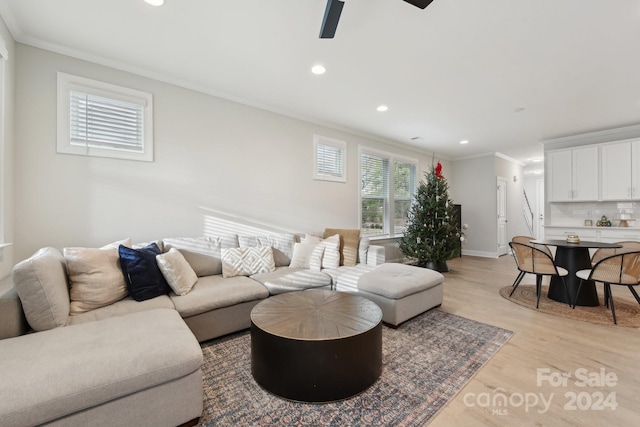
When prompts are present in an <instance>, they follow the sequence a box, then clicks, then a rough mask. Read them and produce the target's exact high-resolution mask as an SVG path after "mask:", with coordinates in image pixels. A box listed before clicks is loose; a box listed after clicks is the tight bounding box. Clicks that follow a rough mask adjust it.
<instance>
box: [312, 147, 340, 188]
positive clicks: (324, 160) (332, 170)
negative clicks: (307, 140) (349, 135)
mask: <svg viewBox="0 0 640 427" xmlns="http://www.w3.org/2000/svg"><path fill="white" fill-rule="evenodd" d="M313 141H314V146H313V150H314V158H315V165H314V170H313V177H314V179H319V180H325V181H340V182H346V180H347V171H346V157H347V143H346V142H344V141H340V140H337V139H333V138H327V137H324V136H318V135H315V136H314V140H313Z"/></svg>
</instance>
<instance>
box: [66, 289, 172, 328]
mask: <svg viewBox="0 0 640 427" xmlns="http://www.w3.org/2000/svg"><path fill="white" fill-rule="evenodd" d="M156 308H169V309H171V310H175V306H174V305H173V302H172V301H171V299H170V298H169V296H168V295H160V296H159V297H155V298H151V299H148V300H144V301H136V300H134V299H133V298H131V297H130V296H128V297H126V298H124V299H121V300H120V301H118V302H115V303H113V304H110V305H107V306H104V307H100V308H96V309H95V310H91V311H87V312H86V313H82V314H76V315H75V316H69V321H68V322H67V325H78V324H80V323H87V322H95V321H96V320H104V319H108V318H110V317H115V316H125V315H127V314H131V313H139V312H141V311H148V310H153V309H156Z"/></svg>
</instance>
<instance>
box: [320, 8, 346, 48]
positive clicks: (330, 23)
mask: <svg viewBox="0 0 640 427" xmlns="http://www.w3.org/2000/svg"><path fill="white" fill-rule="evenodd" d="M343 6H344V1H340V0H327V8H326V9H325V11H324V19H323V20H322V28H320V38H321V39H332V38H333V36H334V35H335V34H336V29H337V28H338V21H339V20H340V14H341V13H342V7H343Z"/></svg>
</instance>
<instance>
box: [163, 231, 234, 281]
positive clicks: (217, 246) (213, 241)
mask: <svg viewBox="0 0 640 427" xmlns="http://www.w3.org/2000/svg"><path fill="white" fill-rule="evenodd" d="M162 241H163V243H164V248H165V251H169V250H170V249H171V248H176V249H178V250H179V251H180V253H182V255H184V258H185V259H186V260H187V262H188V263H189V265H190V266H191V268H193V271H195V272H196V275H197V276H198V277H202V276H211V275H214V274H222V260H221V258H222V253H221V250H222V249H223V248H237V247H238V235H236V234H225V235H221V236H219V237H178V238H167V239H163V240H162Z"/></svg>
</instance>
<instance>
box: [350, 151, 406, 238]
mask: <svg viewBox="0 0 640 427" xmlns="http://www.w3.org/2000/svg"><path fill="white" fill-rule="evenodd" d="M416 165H417V161H415V160H410V159H402V158H399V157H397V156H394V155H392V154H388V153H383V152H378V151H372V150H369V149H363V148H362V147H361V149H360V229H361V233H362V235H364V236H370V237H371V236H389V237H394V236H398V235H400V234H402V233H403V231H404V228H405V226H406V223H407V212H408V210H409V208H410V207H411V202H412V200H413V196H414V194H415V192H416V169H417V166H416Z"/></svg>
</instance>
